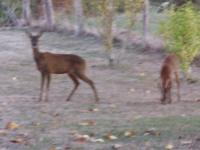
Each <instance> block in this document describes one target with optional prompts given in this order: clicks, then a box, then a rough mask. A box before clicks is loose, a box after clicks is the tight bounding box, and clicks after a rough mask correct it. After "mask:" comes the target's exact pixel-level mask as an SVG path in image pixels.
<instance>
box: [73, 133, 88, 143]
mask: <svg viewBox="0 0 200 150" xmlns="http://www.w3.org/2000/svg"><path fill="white" fill-rule="evenodd" d="M88 140H90V136H89V135H87V134H84V135H81V134H77V135H76V138H75V141H76V142H86V141H88Z"/></svg>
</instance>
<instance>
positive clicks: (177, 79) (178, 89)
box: [174, 72, 181, 101]
mask: <svg viewBox="0 0 200 150" xmlns="http://www.w3.org/2000/svg"><path fill="white" fill-rule="evenodd" d="M174 74H175V79H176V86H177V100H178V101H180V100H181V96H180V79H179V75H178V72H175V73H174Z"/></svg>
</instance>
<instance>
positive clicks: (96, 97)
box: [77, 72, 99, 102]
mask: <svg viewBox="0 0 200 150" xmlns="http://www.w3.org/2000/svg"><path fill="white" fill-rule="evenodd" d="M77 76H78V77H79V78H80V79H81V80H83V81H85V82H86V83H88V84H89V85H90V87H91V88H92V90H93V92H94V96H95V100H96V102H98V101H99V97H98V94H97V90H96V87H95V85H94V83H93V81H92V80H90V79H89V78H88V77H87V76H86V75H85V74H84V73H80V72H79V73H77Z"/></svg>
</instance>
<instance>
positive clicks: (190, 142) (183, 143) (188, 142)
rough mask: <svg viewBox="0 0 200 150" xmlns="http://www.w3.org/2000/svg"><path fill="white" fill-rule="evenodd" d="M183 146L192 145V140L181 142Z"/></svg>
mask: <svg viewBox="0 0 200 150" xmlns="http://www.w3.org/2000/svg"><path fill="white" fill-rule="evenodd" d="M181 144H182V145H189V144H192V140H188V141H186V140H185V141H181Z"/></svg>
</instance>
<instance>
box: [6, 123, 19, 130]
mask: <svg viewBox="0 0 200 150" xmlns="http://www.w3.org/2000/svg"><path fill="white" fill-rule="evenodd" d="M19 127H20V125H19V124H17V123H16V122H8V123H7V124H6V127H5V129H8V130H15V129H18V128H19Z"/></svg>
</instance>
